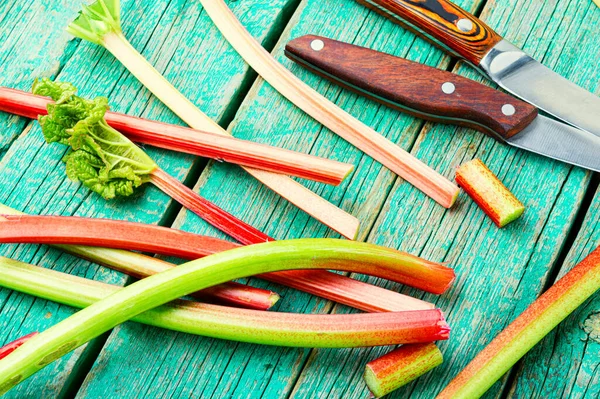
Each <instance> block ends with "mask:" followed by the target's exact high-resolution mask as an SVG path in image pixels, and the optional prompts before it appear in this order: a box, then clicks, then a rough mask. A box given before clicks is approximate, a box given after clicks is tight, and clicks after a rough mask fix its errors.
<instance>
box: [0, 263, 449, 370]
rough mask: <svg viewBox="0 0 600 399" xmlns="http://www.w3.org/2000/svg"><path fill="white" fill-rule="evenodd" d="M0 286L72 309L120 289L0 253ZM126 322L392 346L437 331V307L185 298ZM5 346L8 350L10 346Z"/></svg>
mask: <svg viewBox="0 0 600 399" xmlns="http://www.w3.org/2000/svg"><path fill="white" fill-rule="evenodd" d="M0 286H2V287H5V288H9V289H12V290H16V291H19V292H23V293H26V294H29V295H34V296H37V297H39V298H44V299H48V300H51V301H54V302H58V303H62V304H64V305H68V306H73V307H77V308H84V307H87V306H90V305H92V304H93V303H95V302H98V301H100V300H102V299H104V298H106V297H108V296H109V295H111V294H113V293H115V292H118V291H120V290H122V287H119V286H116V285H110V284H105V283H102V282H99V281H95V280H89V279H86V278H82V277H77V276H72V275H70V274H66V273H61V272H57V271H55V270H50V269H46V268H43V267H38V266H33V265H29V264H27V263H23V262H19V261H16V260H12V259H8V258H4V257H0ZM132 320H133V321H136V322H139V323H143V324H148V325H151V326H155V327H161V328H166V329H169V330H173V331H179V332H184V333H188V334H196V335H203V336H207V337H213V338H220V339H229V340H234V341H241V342H248V343H254V344H264V345H278V346H297V347H307V348H317V347H323V348H347V347H360V346H373V345H388V344H396V343H401V342H406V341H410V340H413V339H423V338H422V337H423V332H424V331H427V330H429V331H430V332H433V331H435V330H438V329H440V323H439V321H440V311H439V310H436V309H430V310H427V311H425V312H422V311H408V312H392V313H360V314H343V315H330V314H319V315H310V314H293V313H278V312H263V311H260V310H245V309H237V308H231V307H227V306H219V305H210V304H204V303H199V302H192V301H186V300H175V301H173V302H169V303H166V304H164V305H161V306H158V307H156V308H154V309H150V310H147V311H145V312H144V313H140V314H139V315H137V316H135V317H134V318H132ZM29 338H31V336H27V337H23V338H22V339H21V340H20V341H19V343H18V345H17V346H19V345H22V343H23V342H24V341H25V340H27V339H29ZM15 342H16V341H15ZM7 349H11V352H12V351H14V349H16V346H14V345H13V347H10V348H8V347H7ZM6 355H8V353H7V354H6ZM1 356H2V351H1V350H0V358H1Z"/></svg>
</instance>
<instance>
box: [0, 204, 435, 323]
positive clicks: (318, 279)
mask: <svg viewBox="0 0 600 399" xmlns="http://www.w3.org/2000/svg"><path fill="white" fill-rule="evenodd" d="M0 214H5V215H21V212H18V211H16V210H14V209H12V208H9V207H7V206H5V205H2V204H0ZM21 220H27V219H21ZM79 221H80V219H79V218H73V219H70V222H69V223H68V224H66V225H65V226H63V227H62V228H58V227H57V226H54V227H55V228H54V229H48V231H46V232H45V234H44V235H42V234H40V233H41V232H42V230H41V229H44V226H45V223H37V224H35V223H34V225H35V226H36V227H35V229H36V230H37V233H38V235H39V236H40V237H42V236H43V237H45V238H44V240H45V242H46V243H49V242H48V241H49V240H50V239H52V240H56V241H57V242H61V241H62V238H60V237H58V236H57V234H54V232H58V231H61V230H62V229H63V228H65V227H67V228H69V226H76V224H77V223H79ZM6 222H7V223H11V224H10V226H12V228H6V227H7V226H9V224H3V223H2V222H0V230H1V231H2V234H5V235H3V240H6V241H5V242H13V241H11V239H10V238H9V237H16V236H20V237H22V238H23V241H21V242H28V243H33V242H35V240H34V239H32V238H31V237H33V236H32V235H31V234H30V233H26V232H25V230H27V229H28V228H25V229H23V230H21V231H20V232H18V233H17V234H14V233H16V232H17V229H14V228H15V227H16V222H15V221H14V220H13V221H12V222H11V221H10V220H7V221H6ZM93 223H94V227H95V229H93V230H92V229H88V228H87V227H86V226H80V228H75V227H73V229H72V230H71V231H70V233H68V234H65V235H68V236H70V237H79V238H80V239H81V240H82V241H80V242H82V243H85V244H90V245H98V244H100V243H101V238H102V237H104V236H100V235H99V234H103V233H104V232H107V231H113V232H119V234H122V233H123V230H122V227H116V226H113V225H109V226H108V229H107V228H105V227H101V225H102V224H104V223H111V222H110V221H106V220H105V219H98V220H95V221H93ZM117 223H120V222H117ZM124 223H130V222H124ZM126 225H127V226H129V225H128V224H126ZM2 226H4V228H3V227H2ZM29 226H30V227H29V228H31V226H32V225H31V224H29ZM111 226H112V227H111ZM145 226H147V225H140V226H138V229H137V230H135V231H134V230H131V237H137V238H140V237H143V238H146V239H148V238H149V237H154V234H155V233H154V232H152V231H148V230H145V229H148V228H151V227H145ZM96 231H97V233H98V235H96V234H95V232H96ZM160 231H163V230H162V229H160ZM79 233H81V234H79ZM51 234H54V236H52V235H51ZM169 234H173V235H174V236H175V237H180V235H179V234H180V233H177V232H174V233H169ZM187 234H191V233H185V234H184V235H185V236H186V237H188V235H187ZM192 235H193V234H192ZM27 236H29V237H30V238H28V239H25V238H26V237H27ZM125 238H126V239H128V238H130V237H127V234H125ZM110 239H111V240H113V242H114V241H121V242H122V240H120V239H118V238H116V237H110ZM178 239H179V238H178ZM69 240H70V242H71V243H73V241H72V240H73V238H70V239H69ZM69 240H66V241H69ZM165 240H166V241H168V240H169V239H168V238H165ZM16 241H17V240H14V242H16ZM154 241H156V240H154ZM183 241H185V240H183ZM181 242H182V241H179V243H178V245H179V244H180V243H181ZM130 244H131V245H133V244H134V242H128V247H129V246H130ZM144 245H148V246H144V247H140V248H139V249H140V250H143V251H148V252H153V251H152V249H151V247H149V246H150V245H156V244H152V242H151V241H150V242H146V243H144ZM223 245H231V246H236V245H237V244H235V243H223ZM56 246H58V247H59V248H60V249H62V250H64V251H66V252H69V253H71V254H73V255H76V256H79V257H82V258H85V259H88V260H91V261H93V262H96V263H99V264H101V265H103V266H106V267H109V268H112V269H115V270H118V271H121V272H123V273H127V274H129V275H132V276H134V277H145V276H148V275H151V274H155V273H160V272H162V271H164V270H166V269H168V268H170V267H173V266H174V265H172V264H170V263H167V262H164V261H161V260H160V259H156V258H151V257H147V256H145V255H141V254H138V253H135V252H129V251H123V250H119V249H108V248H100V247H92V246H81V245H56ZM191 247H192V248H193V246H191ZM142 248H143V249H142ZM181 249H182V248H179V250H181ZM193 251H200V248H195V249H193ZM187 253H188V254H190V253H189V252H187ZM197 255H198V256H201V254H200V253H198V254H197ZM190 256H192V254H190ZM198 256H192V257H198ZM293 272H294V274H293V275H290V274H287V273H288V272H286V274H281V272H280V273H269V274H267V275H263V276H262V278H264V279H270V280H271V281H274V282H277V283H280V284H284V285H288V286H290V287H292V288H295V289H298V290H301V291H304V292H308V293H310V294H313V295H317V296H320V297H322V298H326V299H329V300H332V301H336V302H339V303H342V304H345V305H348V306H352V307H354V308H356V309H360V310H364V311H367V312H394V311H402V310H421V309H432V308H433V307H434V305H433V304H431V303H429V302H425V301H422V300H420V299H416V298H412V297H410V296H407V295H403V294H400V293H398V292H395V291H391V290H387V289H385V288H381V287H378V286H375V285H371V284H367V283H363V282H361V281H358V280H354V279H352V278H350V277H346V276H341V275H339V274H335V273H331V272H327V271H322V270H306V271H304V270H302V271H300V270H296V271H293ZM229 284H234V283H229ZM213 288H214V289H215V290H218V292H216V293H214V295H217V294H219V295H218V299H220V300H221V301H223V300H225V301H227V300H228V298H227V296H225V297H223V295H226V294H227V290H225V292H222V289H221V285H219V286H217V287H212V288H210V289H209V290H212V289H213ZM234 288H236V287H234ZM249 288H251V287H248V286H243V285H242V286H241V287H238V288H237V289H236V290H235V292H237V293H238V295H239V297H240V298H239V300H238V303H237V305H239V304H240V303H241V304H243V303H244V302H245V301H244V298H247V297H248V296H250V298H253V297H254V296H256V297H257V298H256V300H257V302H258V303H257V304H256V305H257V306H252V307H251V308H253V309H257V308H258V309H260V306H258V305H260V304H261V303H262V304H264V305H265V306H269V307H270V305H269V303H270V301H269V296H265V295H264V294H262V293H249V292H247V291H246V290H247V289H249ZM250 294H253V295H250ZM238 295H235V296H234V298H233V299H237V298H236V296H238ZM259 299H260V300H259ZM227 303H232V302H227ZM271 305H272V304H271ZM246 307H250V306H246Z"/></svg>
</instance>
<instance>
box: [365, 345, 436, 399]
mask: <svg viewBox="0 0 600 399" xmlns="http://www.w3.org/2000/svg"><path fill="white" fill-rule="evenodd" d="M442 361H443V357H442V352H440V350H439V349H438V347H437V346H435V344H433V343H426V344H414V345H403V346H401V347H400V348H398V349H396V350H394V351H392V352H390V353H388V354H386V355H384V356H382V357H380V358H378V359H375V360H373V361H371V362H369V363H368V364H367V366H366V367H365V374H364V378H365V382H366V383H367V386H368V387H369V390H370V391H371V393H372V394H373V396H375V397H376V398H380V397H382V396H385V395H387V394H388V393H390V392H392V391H394V390H396V389H398V388H400V387H401V386H403V385H406V384H408V383H409V382H411V381H412V380H414V379H416V378H418V377H420V376H422V375H423V374H425V373H426V372H428V371H429V370H431V369H433V368H434V367H437V366H439V365H440V364H442Z"/></svg>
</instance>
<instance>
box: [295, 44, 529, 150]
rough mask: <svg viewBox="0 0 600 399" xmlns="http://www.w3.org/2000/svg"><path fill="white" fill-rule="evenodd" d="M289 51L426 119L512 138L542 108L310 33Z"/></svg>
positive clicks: (362, 91)
mask: <svg viewBox="0 0 600 399" xmlns="http://www.w3.org/2000/svg"><path fill="white" fill-rule="evenodd" d="M285 54H286V55H287V56H288V57H289V58H290V59H292V60H294V61H296V62H298V63H299V64H301V65H303V66H305V67H307V68H308V69H311V70H312V71H314V72H315V73H317V74H319V75H321V76H323V77H325V78H327V79H329V80H332V81H333V82H335V83H337V84H339V85H341V86H344V87H346V88H348V89H351V90H353V91H355V92H357V93H359V94H361V95H364V96H366V97H369V98H371V99H373V100H375V101H378V102H380V103H382V104H385V105H387V106H390V107H392V108H396V109H398V110H400V111H403V112H408V113H410V114H412V115H416V116H418V117H421V118H423V119H428V120H434V121H439V122H445V123H451V124H455V125H461V126H469V127H472V128H474V129H477V130H480V131H482V132H484V133H486V134H489V135H491V136H493V137H495V138H497V139H501V140H502V139H508V138H510V137H511V136H513V135H514V134H516V133H518V132H520V131H521V130H522V129H524V128H525V127H526V126H527V125H529V124H530V123H531V122H532V121H533V119H535V117H536V116H537V109H536V108H535V107H534V106H532V105H530V104H528V103H526V102H523V101H520V100H518V99H516V98H514V97H512V96H510V95H508V94H505V93H503V92H500V91H498V90H495V89H493V88H491V87H488V86H485V85H483V84H481V83H478V82H475V81H474V80H471V79H467V78H464V77H461V76H459V75H456V74H453V73H451V72H447V71H442V70H439V69H436V68H432V67H429V66H427V65H422V64H418V63H415V62H412V61H408V60H405V59H403V58H399V57H395V56H392V55H389V54H385V53H381V52H378V51H375V50H371V49H367V48H364V47H359V46H355V45H353V44H348V43H343V42H339V41H337V40H332V39H327V38H325V37H320V36H313V35H307V36H302V37H299V38H297V39H294V40H292V41H290V42H289V43H288V44H287V46H286V48H285Z"/></svg>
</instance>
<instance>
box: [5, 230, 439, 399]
mask: <svg viewBox="0 0 600 399" xmlns="http://www.w3.org/2000/svg"><path fill="white" fill-rule="evenodd" d="M396 261H397V262H398V263H402V260H401V259H399V258H398V259H396ZM379 262H384V263H385V264H386V265H393V263H394V260H393V259H392V258H391V257H388V256H387V255H383V256H382V253H381V252H380V250H379V249H378V248H377V247H375V246H373V245H368V244H364V243H358V242H352V241H344V240H332V239H300V240H288V241H275V242H267V243H264V244H257V245H252V246H247V247H240V248H236V249H232V250H230V251H226V252H221V253H218V254H215V255H211V256H208V257H206V258H202V259H199V260H195V261H192V262H189V263H187V264H184V265H182V266H179V267H175V268H172V269H170V270H167V271H165V272H163V273H159V274H155V275H153V276H150V277H148V278H145V279H143V280H140V281H137V282H135V283H133V284H131V285H129V286H127V287H125V288H122V289H120V290H119V291H117V292H115V293H113V294H111V295H110V296H108V297H106V298H105V299H103V300H100V301H98V302H96V303H94V304H92V305H90V306H88V307H87V308H85V309H83V310H81V311H79V312H77V313H76V314H74V315H73V316H70V317H68V318H67V319H65V320H64V321H62V322H60V323H58V324H56V325H55V326H53V327H51V328H49V329H48V330H46V331H44V332H43V333H41V334H39V335H38V336H36V337H33V338H31V339H30V340H28V341H27V342H25V343H24V344H23V345H22V346H21V347H20V348H18V349H17V350H15V351H14V352H12V353H11V354H10V355H8V356H7V357H6V358H4V359H3V360H1V361H0V394H3V393H5V392H7V391H8V390H9V389H11V388H12V387H13V386H15V385H17V384H18V383H19V382H21V381H23V380H24V379H26V378H27V377H29V376H30V375H32V374H33V373H35V372H37V371H38V370H40V369H42V368H43V367H45V366H46V365H48V364H50V363H51V362H53V361H54V360H56V359H58V358H60V357H61V356H63V355H65V354H66V353H69V352H70V351H72V350H73V349H75V348H77V347H79V346H80V345H83V344H84V343H86V342H87V341H89V340H90V339H93V338H95V337H97V336H98V335H100V334H102V333H103V332H105V331H108V330H109V329H111V328H113V327H115V326H117V325H118V324H120V323H123V322H124V321H127V320H129V319H131V318H133V317H135V316H137V315H139V314H140V313H143V312H145V311H147V310H150V309H152V308H155V307H157V306H160V305H162V304H165V303H167V302H169V301H172V300H174V299H177V298H179V297H181V296H184V295H187V294H189V293H190V292H193V291H195V290H198V289H202V288H206V287H209V286H212V285H215V284H220V283H223V282H226V281H230V280H233V279H236V278H241V277H247V276H250V275H254V274H261V273H269V272H275V271H278V270H285V269H292V268H294V269H319V268H328V267H329V265H331V264H341V263H348V264H349V267H350V268H352V269H353V270H354V271H356V272H364V268H363V266H364V265H376V264H379ZM438 323H441V324H443V326H442V327H441V330H442V331H441V332H442V334H439V335H443V334H447V333H448V328H447V326H446V325H445V322H444V321H443V320H438ZM429 339H431V338H428V339H423V341H422V342H424V341H427V340H429Z"/></svg>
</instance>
